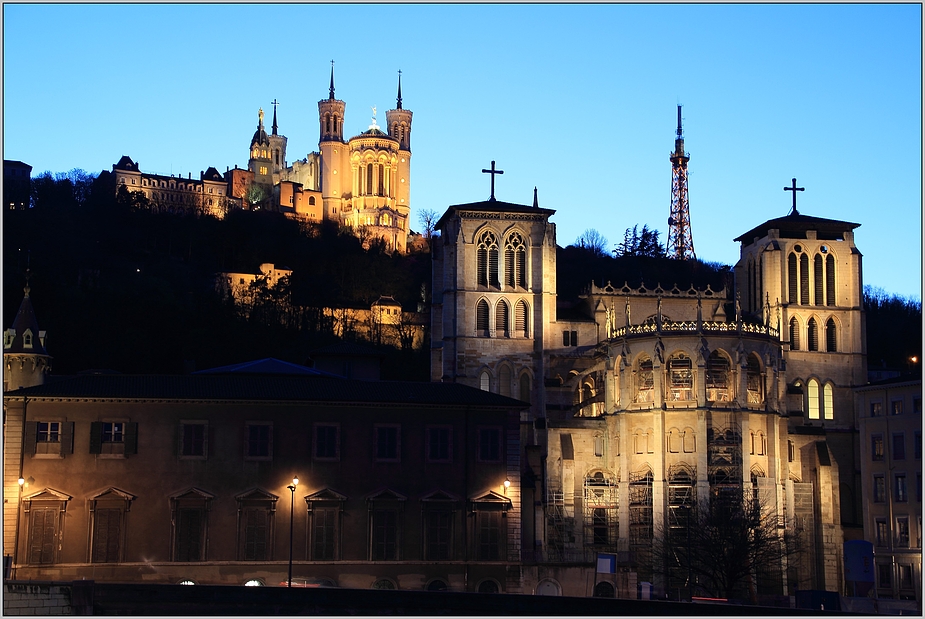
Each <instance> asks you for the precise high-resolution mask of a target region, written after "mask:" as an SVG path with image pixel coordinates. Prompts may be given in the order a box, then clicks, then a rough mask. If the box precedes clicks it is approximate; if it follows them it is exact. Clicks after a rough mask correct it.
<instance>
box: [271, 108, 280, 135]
mask: <svg viewBox="0 0 925 619" xmlns="http://www.w3.org/2000/svg"><path fill="white" fill-rule="evenodd" d="M271 103H272V104H273V135H277V133H276V106H277V105H279V101H277V100H276V99H273V101H271Z"/></svg>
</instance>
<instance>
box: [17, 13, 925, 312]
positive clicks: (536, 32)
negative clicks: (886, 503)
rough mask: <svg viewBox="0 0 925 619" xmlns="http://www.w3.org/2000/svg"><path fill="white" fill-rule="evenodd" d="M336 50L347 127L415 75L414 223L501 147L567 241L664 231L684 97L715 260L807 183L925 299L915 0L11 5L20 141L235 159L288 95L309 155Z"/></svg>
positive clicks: (59, 157)
mask: <svg viewBox="0 0 925 619" xmlns="http://www.w3.org/2000/svg"><path fill="white" fill-rule="evenodd" d="M332 59H333V60H335V61H336V64H335V85H336V89H337V92H336V96H337V98H338V99H342V100H344V101H346V103H347V110H346V122H345V134H347V135H350V136H352V135H356V134H358V133H360V132H361V131H364V130H366V129H367V127H368V126H369V124H370V117H371V109H370V108H371V106H374V105H375V106H377V108H378V110H379V112H378V119H379V123H380V125H384V122H383V121H384V118H385V110H387V109H390V108H393V107H394V106H395V95H396V85H397V71H398V70H399V69H401V71H402V95H403V103H404V107H405V108H406V109H410V110H412V111H413V112H414V123H413V130H412V144H411V147H412V152H413V159H412V168H411V181H412V185H411V187H412V193H411V206H412V221H413V227H414V228H415V229H419V227H420V226H419V225H418V212H419V211H420V210H422V209H433V210H435V211H438V212H441V213H442V212H443V210H445V208H446V207H447V206H448V205H450V204H459V203H464V202H470V201H476V200H482V199H486V198H488V194H489V180H488V175H486V174H482V173H481V170H482V168H486V167H488V166H489V165H490V162H491V160H493V159H494V160H495V161H497V166H498V168H499V169H501V170H504V175H503V176H500V177H498V179H497V190H496V195H497V197H498V199H499V200H504V201H509V202H517V203H522V204H530V203H532V199H533V187H534V186H536V187H537V188H538V191H539V201H540V205H541V206H542V207H545V208H551V209H555V210H556V211H557V212H556V214H555V215H554V217H553V220H554V221H555V223H556V225H557V229H558V242H559V244H560V245H568V244H570V243H572V242H574V241H575V239H576V238H577V237H578V236H579V235H580V234H581V233H582V231H584V230H585V229H587V228H595V229H597V230H598V231H599V232H600V233H601V234H603V235H604V236H606V237H607V238H608V239H609V242H610V246H611V247H612V246H613V244H615V243H617V242H619V241H620V240H621V239H622V237H623V232H624V230H625V229H626V228H628V227H632V226H633V225H634V224H639V225H640V226H641V225H642V224H649V226H650V227H655V228H656V229H658V230H659V231H660V232H661V236H662V238H663V239H665V238H666V236H667V227H668V226H667V219H668V214H669V207H670V185H671V183H670V181H671V164H670V162H669V160H668V155H669V153H670V152H671V150H672V149H673V147H674V138H675V128H676V123H677V108H676V106H677V104H679V103H680V104H682V105H683V106H684V108H683V117H684V137H685V146H686V150H687V151H688V152H689V153H690V155H691V160H690V209H691V224H692V229H693V238H694V247H695V249H696V252H697V256H698V257H700V258H702V259H704V260H709V261H719V262H723V263H727V264H734V263H735V262H736V260H737V259H738V254H739V247H738V245H737V244H736V243H735V242H733V238H735V237H736V236H738V235H739V234H741V233H743V232H746V231H747V230H749V229H751V228H752V227H754V226H756V225H758V224H760V223H761V222H763V221H765V220H767V219H771V218H774V217H780V216H783V215H786V214H787V213H788V212H789V210H790V205H791V194H790V193H789V192H785V191H783V187H784V186H786V185H789V184H790V179H791V178H792V177H796V178H797V182H798V184H799V186H801V187H805V188H806V191H804V192H802V193H800V194H799V197H798V208H799V210H800V212H801V213H803V214H806V215H813V216H818V217H828V218H833V219H842V220H847V221H852V222H856V223H860V224H861V227H860V228H858V229H857V230H856V232H855V240H856V242H857V245H858V247H859V249H860V250H861V252H862V253H863V254H864V282H865V284H870V285H873V286H876V287H881V288H883V289H885V290H886V291H887V292H889V293H896V294H901V295H904V296H909V297H917V298H921V265H922V64H921V63H922V9H921V6H920V5H919V4H892V5H881V4H876V5H874V4H842V5H834V4H809V5H804V4H768V5H764V4H744V5H727V4H707V5H703V4H671V5H666V4H647V5H629V4H583V5H564V4H552V5H548V4H547V5H523V4H504V5H495V4H447V5H440V4H437V5H414V4H397V5H389V4H373V5H343V4H341V5H314V4H284V5H251V4H243V5H242V4H234V5H224V4H218V5H216V4H208V5H190V4H143V5H118V4H116V5H113V4H92V5H83V4H76V5H75V4H53V5H48V4H34V5H28V4H27V5H22V4H5V5H4V6H3V89H4V90H3V156H4V158H5V159H16V160H21V161H24V162H26V163H29V164H30V165H32V166H33V174H34V175H37V174H40V173H42V172H43V171H45V170H50V171H52V172H65V171H67V170H70V169H72V168H82V169H84V170H87V171H90V172H94V173H98V172H100V171H101V170H104V169H107V170H109V169H111V168H112V165H113V164H114V163H115V162H116V161H118V160H119V158H120V157H121V156H122V155H129V156H130V157H132V158H133V159H134V160H135V161H136V162H138V163H139V164H140V166H141V169H142V170H144V171H146V172H154V173H159V174H171V173H173V174H182V175H183V176H187V175H188V174H189V173H190V172H192V174H193V176H194V177H195V176H197V175H198V174H199V173H200V171H202V170H204V169H205V168H207V167H208V166H215V167H216V168H217V169H218V170H219V171H221V172H224V171H225V169H226V168H227V167H234V166H235V164H237V165H238V166H240V167H245V166H246V165H247V156H248V155H247V153H248V146H249V141H250V138H251V136H252V135H253V132H254V129H255V128H256V124H257V109H258V108H259V107H263V109H264V110H266V111H267V112H268V116H267V125H269V123H270V119H271V118H272V115H271V114H272V106H271V105H270V102H271V101H272V100H273V99H274V98H275V99H278V100H279V101H280V106H279V128H280V133H282V134H284V135H286V136H287V137H288V138H289V149H288V160H289V162H292V161H293V160H295V159H300V158H303V157H304V156H305V155H306V153H308V152H310V151H315V150H317V149H318V121H317V110H318V108H317V102H318V101H319V100H320V99H324V98H327V96H328V81H329V76H330V69H331V65H330V61H331V60H332ZM614 283H617V282H614ZM664 283H665V284H670V283H671V282H664ZM772 301H773V300H772Z"/></svg>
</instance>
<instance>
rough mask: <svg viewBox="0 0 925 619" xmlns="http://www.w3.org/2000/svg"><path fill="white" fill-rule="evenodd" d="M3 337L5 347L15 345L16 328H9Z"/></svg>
mask: <svg viewBox="0 0 925 619" xmlns="http://www.w3.org/2000/svg"><path fill="white" fill-rule="evenodd" d="M4 336H5V337H4V338H3V347H4V348H9V347H10V346H12V345H13V339H14V338H15V337H16V329H7V330H6V333H5V334H4Z"/></svg>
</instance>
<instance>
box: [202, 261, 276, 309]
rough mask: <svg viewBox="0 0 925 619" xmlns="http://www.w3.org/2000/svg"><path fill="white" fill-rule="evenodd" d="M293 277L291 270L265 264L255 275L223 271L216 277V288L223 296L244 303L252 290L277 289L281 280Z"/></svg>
mask: <svg viewBox="0 0 925 619" xmlns="http://www.w3.org/2000/svg"><path fill="white" fill-rule="evenodd" d="M291 275H292V270H291V269H286V268H280V267H278V266H277V265H275V264H273V263H272V262H264V263H263V264H261V265H260V267H259V268H258V269H257V271H256V272H254V273H238V272H232V271H222V272H221V273H218V274H217V275H216V277H215V286H216V288H217V289H218V291H219V292H221V293H222V294H223V295H226V296H230V297H231V298H232V299H234V300H235V301H236V302H243V301H244V300H245V299H246V297H247V296H248V295H249V294H250V291H251V290H252V289H254V288H257V287H266V288H275V287H276V285H277V284H279V282H280V280H282V279H284V278H288V277H289V276H291Z"/></svg>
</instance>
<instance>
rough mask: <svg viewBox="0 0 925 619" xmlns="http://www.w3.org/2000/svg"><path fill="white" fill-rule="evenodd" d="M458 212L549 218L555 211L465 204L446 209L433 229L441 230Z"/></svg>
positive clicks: (493, 203)
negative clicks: (542, 216)
mask: <svg viewBox="0 0 925 619" xmlns="http://www.w3.org/2000/svg"><path fill="white" fill-rule="evenodd" d="M459 211H475V212H478V213H499V214H504V213H520V214H525V213H530V214H541V215H546V216H550V215H552V214H554V213H555V212H556V211H554V210H553V209H548V208H539V207H532V206H527V205H526V204H514V203H512V202H501V201H499V200H484V201H482V202H469V203H466V204H453V205H451V206H449V207H447V209H446V212H445V213H444V214H443V216H442V217H441V218H440V220H439V221H437V223H436V225H435V226H434V228H435V229H437V230H439V229H442V227H443V224H444V223H446V220H447V219H449V218H450V217H451V216H452V215H453V214H454V213H457V212H459Z"/></svg>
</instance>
